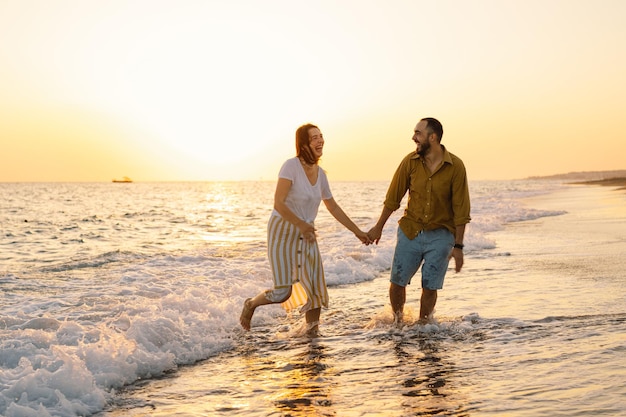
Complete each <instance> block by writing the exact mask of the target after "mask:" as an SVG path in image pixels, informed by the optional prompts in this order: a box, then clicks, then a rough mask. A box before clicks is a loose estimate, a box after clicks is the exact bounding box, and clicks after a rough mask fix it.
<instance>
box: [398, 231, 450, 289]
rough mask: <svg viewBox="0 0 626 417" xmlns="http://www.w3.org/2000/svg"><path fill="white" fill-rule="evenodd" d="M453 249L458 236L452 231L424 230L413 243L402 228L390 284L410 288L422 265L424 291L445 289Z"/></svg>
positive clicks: (399, 232) (399, 233)
mask: <svg viewBox="0 0 626 417" xmlns="http://www.w3.org/2000/svg"><path fill="white" fill-rule="evenodd" d="M453 246H454V235H453V234H452V233H450V231H449V230H448V229H435V230H424V231H421V232H420V233H419V234H418V235H417V236H416V237H415V239H413V240H411V239H409V238H408V237H406V235H405V234H404V232H403V231H402V229H401V228H400V227H398V241H397V243H396V250H395V253H394V254H393V263H392V266H391V279H390V281H391V282H393V283H394V284H396V285H399V286H401V287H406V286H407V285H409V284H410V283H411V278H413V275H415V273H416V272H417V270H418V269H419V267H420V265H421V266H422V288H426V289H429V290H440V289H442V288H443V279H444V278H445V276H446V271H447V270H448V261H449V256H450V253H451V252H452V248H453Z"/></svg>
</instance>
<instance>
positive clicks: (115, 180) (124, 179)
mask: <svg viewBox="0 0 626 417" xmlns="http://www.w3.org/2000/svg"><path fill="white" fill-rule="evenodd" d="M113 182H118V183H129V182H133V180H131V179H130V178H128V177H122V179H121V180H117V179H113Z"/></svg>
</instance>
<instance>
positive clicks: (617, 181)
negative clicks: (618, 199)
mask: <svg viewBox="0 0 626 417" xmlns="http://www.w3.org/2000/svg"><path fill="white" fill-rule="evenodd" d="M572 184H584V185H605V186H608V187H618V188H617V189H618V190H626V177H618V178H606V179H603V180H590V181H577V182H573V183H572Z"/></svg>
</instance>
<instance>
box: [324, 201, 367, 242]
mask: <svg viewBox="0 0 626 417" xmlns="http://www.w3.org/2000/svg"><path fill="white" fill-rule="evenodd" d="M324 204H325V205H326V208H327V209H328V212H329V213H330V214H331V215H332V216H333V217H334V218H335V219H337V221H338V222H339V223H341V224H342V225H344V226H345V228H346V229H348V230H350V231H351V232H352V233H354V234H355V235H356V237H357V238H359V240H360V241H361V242H363V243H365V244H366V245H369V244H370V243H371V241H370V239H369V238H368V237H367V233H365V232H363V231H362V230H361V229H360V228H359V227H358V226H357V225H356V224H354V222H353V221H352V220H351V219H350V217H348V215H347V214H346V213H345V212H344V211H343V210H342V208H341V207H339V204H337V202H336V201H335V199H334V198H329V199H328V200H324Z"/></svg>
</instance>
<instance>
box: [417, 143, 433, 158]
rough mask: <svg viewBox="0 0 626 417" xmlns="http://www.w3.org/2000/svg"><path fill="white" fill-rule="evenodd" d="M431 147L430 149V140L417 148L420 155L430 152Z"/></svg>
mask: <svg viewBox="0 0 626 417" xmlns="http://www.w3.org/2000/svg"><path fill="white" fill-rule="evenodd" d="M429 149H430V142H424V143H420V144H419V147H418V150H417V154H418V155H419V156H426V152H428V150H429Z"/></svg>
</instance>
